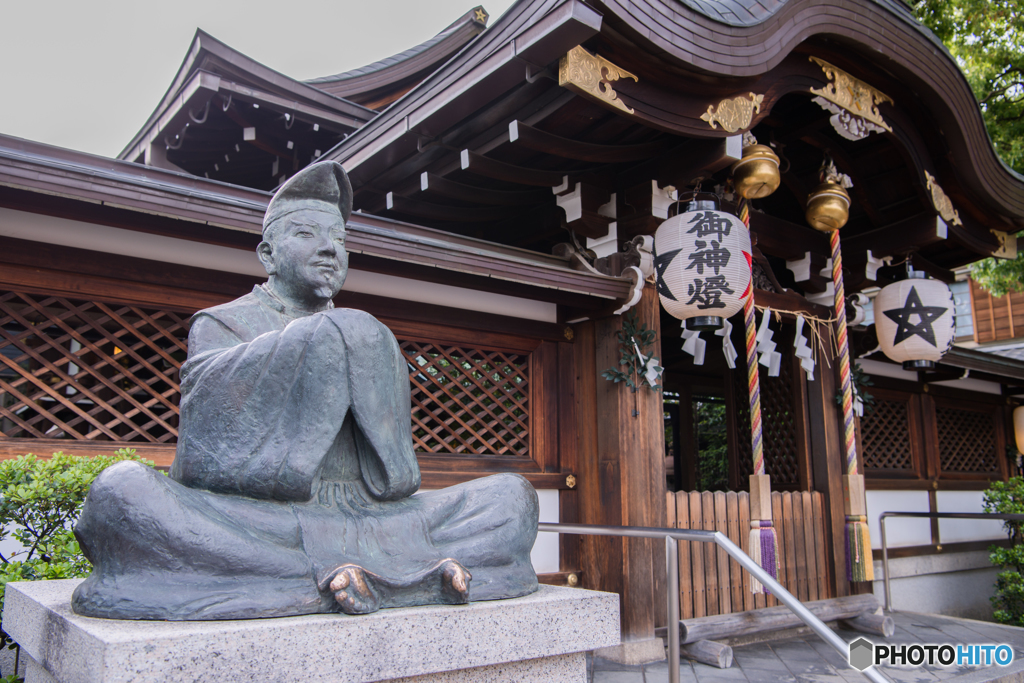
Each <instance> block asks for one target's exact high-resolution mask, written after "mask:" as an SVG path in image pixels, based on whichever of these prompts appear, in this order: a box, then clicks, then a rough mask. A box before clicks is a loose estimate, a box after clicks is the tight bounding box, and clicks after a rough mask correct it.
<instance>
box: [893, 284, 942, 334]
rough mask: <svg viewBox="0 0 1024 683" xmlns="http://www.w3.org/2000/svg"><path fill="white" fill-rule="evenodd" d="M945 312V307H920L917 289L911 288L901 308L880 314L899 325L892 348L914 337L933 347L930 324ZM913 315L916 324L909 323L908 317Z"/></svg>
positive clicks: (932, 332)
mask: <svg viewBox="0 0 1024 683" xmlns="http://www.w3.org/2000/svg"><path fill="white" fill-rule="evenodd" d="M947 310H948V309H946V307H945V306H923V305H921V297H920V296H918V294H917V289H916V288H915V287H911V288H910V294H908V295H907V300H906V302H905V303H904V304H903V308H894V309H892V310H889V311H882V312H883V313H885V316H886V317H887V318H889V320H891V321H893V322H894V323H896V324H897V325H899V327H898V328H897V330H896V338H895V339H894V340H893V342H892V343H893V346H895V345H896V344H899V343H900V342H902V341H905V340H907V339H909V338H910V337H913V336H914V335H917V336H918V337H920V338H921V339H924V340H925V341H926V342H928V343H929V344H931V345H932V346H935V330H934V329H932V323H933V322H935V321H936V320H938V319H939V318H940V317H942V314H943V313H945V312H946V311H947ZM913 315H916V316H917V319H918V322H917V324H914V323H912V322H910V317H911V316H913Z"/></svg>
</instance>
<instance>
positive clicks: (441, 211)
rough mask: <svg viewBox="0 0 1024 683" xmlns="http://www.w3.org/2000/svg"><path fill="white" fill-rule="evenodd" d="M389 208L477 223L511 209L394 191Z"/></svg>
mask: <svg viewBox="0 0 1024 683" xmlns="http://www.w3.org/2000/svg"><path fill="white" fill-rule="evenodd" d="M386 201H387V210H388V211H393V212H394V213H400V214H404V215H406V216H412V217H413V218H425V219H427V220H434V221H448V222H453V223H477V222H480V221H493V220H497V219H499V218H505V217H507V216H508V214H509V211H510V210H509V209H508V208H506V207H503V206H447V205H445V204H431V203H429V202H421V201H419V200H417V199H409V198H408V197H403V196H401V195H396V194H395V193H394V192H388V194H387V200H386Z"/></svg>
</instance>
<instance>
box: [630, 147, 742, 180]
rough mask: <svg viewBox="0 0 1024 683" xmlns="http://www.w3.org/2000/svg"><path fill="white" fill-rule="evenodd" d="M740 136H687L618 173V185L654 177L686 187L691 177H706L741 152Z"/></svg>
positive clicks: (720, 168) (733, 161)
mask: <svg viewBox="0 0 1024 683" xmlns="http://www.w3.org/2000/svg"><path fill="white" fill-rule="evenodd" d="M742 146H743V145H742V141H741V140H740V136H738V135H734V136H732V137H728V138H705V139H702V140H688V141H686V142H684V143H682V144H680V145H675V146H673V147H671V148H670V149H669V150H668V151H666V152H665V153H663V154H662V155H661V156H659V157H656V158H654V159H650V160H648V161H645V162H642V163H640V164H638V165H636V166H634V167H632V168H630V169H627V170H626V171H623V172H622V173H620V174H619V176H618V178H617V179H616V185H617V186H618V187H632V186H633V185H639V184H640V183H649V182H650V181H652V180H657V181H658V185H659V186H661V187H665V186H666V185H674V186H676V187H679V188H687V187H689V186H690V185H691V184H692V183H693V180H694V179H695V178H698V177H699V178H708V177H710V176H712V175H714V174H715V173H717V172H718V171H720V170H722V169H723V168H725V167H726V166H730V165H731V164H734V163H736V162H737V161H739V160H740V158H741V155H742V149H741V148H742Z"/></svg>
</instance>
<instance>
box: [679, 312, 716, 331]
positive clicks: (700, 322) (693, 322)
mask: <svg viewBox="0 0 1024 683" xmlns="http://www.w3.org/2000/svg"><path fill="white" fill-rule="evenodd" d="M722 325H723V321H722V319H721V318H719V317H718V316H717V315H698V316H697V317H695V318H687V319H686V329H688V330H695V331H697V332H703V331H705V330H719V329H721V328H722Z"/></svg>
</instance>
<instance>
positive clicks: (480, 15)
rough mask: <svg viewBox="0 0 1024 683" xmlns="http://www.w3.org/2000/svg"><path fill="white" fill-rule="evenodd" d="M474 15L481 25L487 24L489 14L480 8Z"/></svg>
mask: <svg viewBox="0 0 1024 683" xmlns="http://www.w3.org/2000/svg"><path fill="white" fill-rule="evenodd" d="M474 15H475V18H476V20H477V21H479V22H480V23H481V24H486V23H487V12H485V11H483V10H482V9H480V8H479V7H478V8H476V10H475V11H474Z"/></svg>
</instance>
